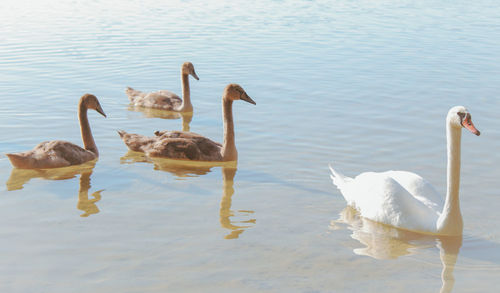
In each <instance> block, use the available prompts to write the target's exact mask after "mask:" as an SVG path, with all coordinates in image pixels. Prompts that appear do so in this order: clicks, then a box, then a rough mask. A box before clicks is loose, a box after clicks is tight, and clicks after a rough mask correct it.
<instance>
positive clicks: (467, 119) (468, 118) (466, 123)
mask: <svg viewBox="0 0 500 293" xmlns="http://www.w3.org/2000/svg"><path fill="white" fill-rule="evenodd" d="M462 126H463V127H465V128H467V129H468V130H469V131H470V132H472V133H474V134H475V135H477V136H479V135H480V134H481V132H479V130H477V129H476V126H474V123H472V119H471V116H470V114H467V115H465V117H464V119H462Z"/></svg>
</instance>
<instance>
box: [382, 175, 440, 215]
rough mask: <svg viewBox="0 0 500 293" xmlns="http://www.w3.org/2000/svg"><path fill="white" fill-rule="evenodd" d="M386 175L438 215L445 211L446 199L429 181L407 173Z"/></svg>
mask: <svg viewBox="0 0 500 293" xmlns="http://www.w3.org/2000/svg"><path fill="white" fill-rule="evenodd" d="M384 173H385V174H386V175H387V176H390V177H392V178H393V179H394V180H396V181H397V182H398V183H399V184H400V185H401V186H403V188H404V189H406V190H407V191H408V192H409V193H410V194H411V195H413V197H415V198H416V199H417V200H419V201H421V202H422V203H423V204H425V205H426V206H427V207H429V208H430V209H432V210H434V211H435V212H436V213H441V212H442V211H443V205H444V197H442V196H441V195H440V194H439V193H438V192H437V190H436V189H435V188H434V186H432V184H430V183H429V181H427V180H425V179H424V178H422V177H420V176H419V175H417V174H415V173H412V172H407V171H387V172H384Z"/></svg>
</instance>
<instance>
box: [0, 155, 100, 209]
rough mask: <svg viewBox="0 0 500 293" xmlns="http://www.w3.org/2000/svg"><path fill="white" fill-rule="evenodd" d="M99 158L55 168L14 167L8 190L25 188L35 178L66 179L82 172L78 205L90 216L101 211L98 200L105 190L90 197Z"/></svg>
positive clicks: (8, 181)
mask: <svg viewBox="0 0 500 293" xmlns="http://www.w3.org/2000/svg"><path fill="white" fill-rule="evenodd" d="M96 161H97V160H94V161H91V162H87V163H85V164H81V165H77V166H71V167H64V168H54V169H17V168H13V169H12V172H11V174H10V177H9V179H8V180H7V183H6V185H7V190H9V191H12V190H18V189H23V187H24V185H25V184H26V183H28V182H29V181H30V180H31V179H33V178H42V179H45V180H66V179H71V178H75V177H76V176H77V175H78V174H80V189H79V191H78V203H77V205H76V207H77V208H78V209H79V210H81V211H83V214H81V215H80V216H81V217H88V216H90V215H92V214H97V213H99V208H98V207H97V205H96V202H98V201H99V200H101V192H102V191H103V190H99V191H96V192H94V193H92V195H91V196H90V197H89V189H90V187H91V186H90V176H91V175H92V172H93V170H94V167H95V163H96Z"/></svg>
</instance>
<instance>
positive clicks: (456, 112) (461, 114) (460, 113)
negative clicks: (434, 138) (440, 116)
mask: <svg viewBox="0 0 500 293" xmlns="http://www.w3.org/2000/svg"><path fill="white" fill-rule="evenodd" d="M446 120H447V121H448V123H450V125H451V126H453V127H457V128H461V127H464V128H466V129H467V130H469V131H470V132H472V133H474V134H475V135H480V134H481V132H479V130H477V129H476V127H475V126H474V123H472V119H471V115H470V113H469V111H468V110H467V109H466V108H465V107H464V106H455V107H453V108H451V109H450V111H449V112H448V116H447V117H446Z"/></svg>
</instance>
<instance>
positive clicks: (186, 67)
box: [181, 62, 200, 80]
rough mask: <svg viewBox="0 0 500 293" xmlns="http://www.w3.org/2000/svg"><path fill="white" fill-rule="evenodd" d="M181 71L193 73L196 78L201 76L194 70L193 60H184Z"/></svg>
mask: <svg viewBox="0 0 500 293" xmlns="http://www.w3.org/2000/svg"><path fill="white" fill-rule="evenodd" d="M181 72H182V74H191V76H192V77H194V78H196V80H200V78H199V77H198V75H196V72H195V71H194V66H193V63H191V62H184V63H183V64H182V67H181Z"/></svg>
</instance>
